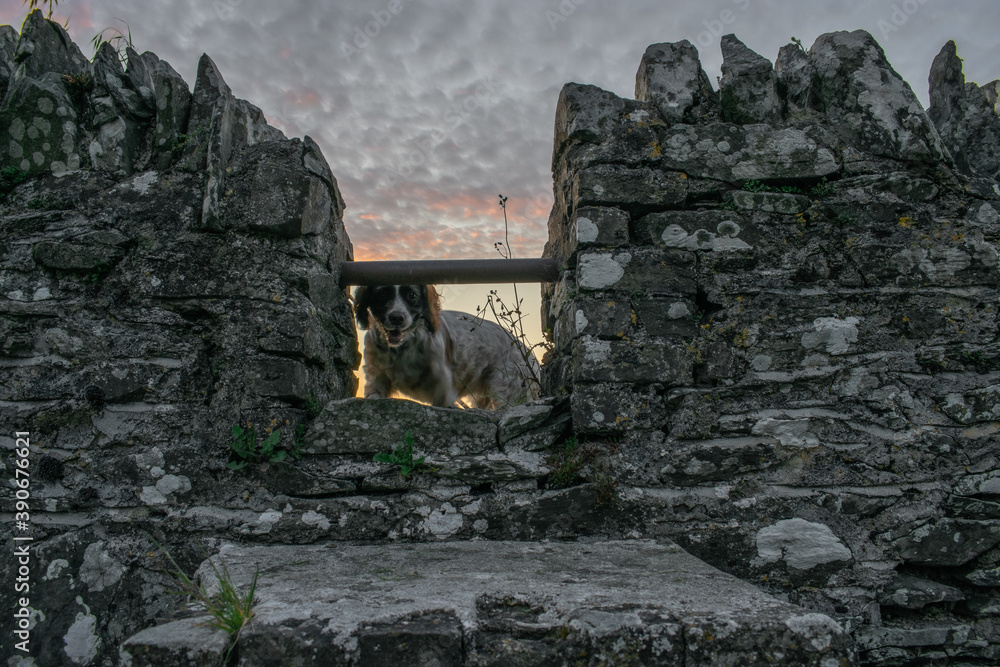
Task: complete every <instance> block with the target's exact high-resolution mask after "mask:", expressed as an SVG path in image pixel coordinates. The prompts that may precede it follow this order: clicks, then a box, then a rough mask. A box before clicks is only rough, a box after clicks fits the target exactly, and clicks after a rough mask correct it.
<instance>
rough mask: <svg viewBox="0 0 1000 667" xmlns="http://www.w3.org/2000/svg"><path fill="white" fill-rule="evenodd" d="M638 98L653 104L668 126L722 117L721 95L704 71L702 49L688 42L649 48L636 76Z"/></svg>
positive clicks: (643, 56) (636, 94) (636, 97)
mask: <svg viewBox="0 0 1000 667" xmlns="http://www.w3.org/2000/svg"><path fill="white" fill-rule="evenodd" d="M635 99H637V100H639V101H640V102H652V103H653V104H654V105H655V106H656V108H657V109H658V110H659V112H660V116H661V117H662V118H663V120H665V121H666V122H667V123H668V124H674V123H694V122H698V121H702V120H706V119H710V118H713V117H717V116H718V107H719V102H718V94H717V93H716V92H715V91H714V90H712V82H711V81H710V80H709V78H708V75H707V74H705V70H703V69H702V68H701V60H699V58H698V49H696V48H695V47H694V46H693V45H692V44H691V43H690V42H689V41H687V40H686V39H685V40H683V41H680V42H674V43H669V42H668V43H663V44H653V45H651V46H649V47H648V48H647V49H646V52H645V53H644V54H643V55H642V61H641V62H640V63H639V70H638V71H637V72H636V75H635Z"/></svg>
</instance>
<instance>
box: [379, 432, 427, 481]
mask: <svg viewBox="0 0 1000 667" xmlns="http://www.w3.org/2000/svg"><path fill="white" fill-rule="evenodd" d="M372 460H373V461H376V462H378V463H390V464H392V465H398V466H399V474H400V475H402V476H403V477H409V476H410V474H411V473H414V472H424V471H430V467H429V466H428V465H427V464H426V463H424V457H423V456H421V457H420V458H417V459H415V458H413V433H412V432H411V431H407V432H406V434H405V435H404V436H403V444H402V445H400V446H398V447H396V448H395V449H393V450H392V451H391V452H388V453H385V452H382V453H379V454H376V455H375V456H374V458H373V459H372Z"/></svg>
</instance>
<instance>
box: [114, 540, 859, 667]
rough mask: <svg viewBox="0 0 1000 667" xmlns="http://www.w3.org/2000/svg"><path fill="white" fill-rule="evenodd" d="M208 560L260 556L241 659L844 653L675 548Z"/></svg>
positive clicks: (836, 637) (529, 659)
mask: <svg viewBox="0 0 1000 667" xmlns="http://www.w3.org/2000/svg"><path fill="white" fill-rule="evenodd" d="M219 557H221V559H222V560H223V561H224V562H225V564H226V566H227V568H228V570H229V572H230V573H232V575H233V577H234V579H235V580H236V583H237V584H238V585H239V586H244V587H245V586H246V584H247V583H248V581H249V579H250V577H251V576H252V574H253V572H254V570H255V568H256V567H257V565H259V566H260V578H259V580H258V584H257V600H258V602H257V605H256V607H255V614H256V615H255V618H254V620H253V622H252V623H251V624H250V625H249V626H247V628H245V629H244V631H243V633H242V635H241V636H240V638H239V641H238V644H237V651H238V656H239V664H240V665H241V666H243V667H252V666H255V665H274V664H325V665H346V664H352V665H357V664H361V665H390V664H391V665H396V666H398V665H403V664H407V665H428V664H434V665H498V666H499V665H504V666H509V665H537V664H583V665H598V664H642V665H676V664H684V665H688V666H690V665H720V664H721V665H735V664H739V665H817V666H822V667H829V666H831V665H852V664H855V662H856V659H855V653H854V647H853V643H852V642H851V639H850V637H849V636H848V635H847V634H846V633H845V632H844V630H843V629H842V628H841V627H840V626H839V625H838V624H837V623H835V622H834V621H833V620H832V619H830V618H829V617H827V616H824V615H822V614H817V613H809V612H807V611H805V610H803V609H800V608H798V607H795V606H793V605H790V604H787V603H783V602H780V601H778V600H776V599H775V598H773V597H771V596H769V595H766V594H765V593H763V592H761V591H760V590H758V589H757V588H755V587H754V586H752V585H750V584H748V583H746V582H743V581H740V580H738V579H736V578H735V577H732V576H730V575H727V574H725V573H723V572H721V571H719V570H717V569H715V568H713V567H711V566H709V565H707V564H706V563H704V562H702V561H700V560H698V559H697V558H695V557H693V556H691V555H690V554H688V553H687V552H685V551H684V550H682V549H680V548H679V547H677V546H676V545H673V544H664V543H653V542H649V541H610V542H593V543H590V542H587V543H584V542H572V543H570V542H559V543H545V542H543V543H538V542H488V541H474V542H444V543H434V544H392V545H363V546H358V545H345V544H343V543H335V544H326V545H306V546H241V545H234V544H233V545H226V546H224V547H223V549H222V551H221V553H220V556H217V557H216V559H218V558H219ZM199 572H200V573H208V575H209V576H208V577H207V578H205V579H203V582H204V583H206V584H207V583H208V582H209V581H210V580H211V581H214V579H213V577H212V575H211V570H210V568H208V567H207V565H206V564H203V565H202V568H201V570H200V571H199ZM145 632H146V636H149V637H159V638H160V639H161V640H163V637H162V635H163V633H162V632H161V633H158V634H157V633H149V632H148V631H145ZM140 636H143V633H140V635H137V636H136V637H133V638H132V639H130V640H129V641H128V642H127V645H128V646H130V647H131V648H132V650H133V651H138V649H139V647H138V646H137V638H138V637H140ZM164 641H165V640H164ZM147 653H150V651H147ZM150 664H154V663H150Z"/></svg>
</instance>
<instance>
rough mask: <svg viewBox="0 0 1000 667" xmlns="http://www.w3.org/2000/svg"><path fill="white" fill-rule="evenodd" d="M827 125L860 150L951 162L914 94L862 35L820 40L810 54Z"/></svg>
mask: <svg viewBox="0 0 1000 667" xmlns="http://www.w3.org/2000/svg"><path fill="white" fill-rule="evenodd" d="M809 56H810V60H811V62H812V65H813V67H814V68H815V77H814V84H813V85H814V86H817V87H818V89H817V90H816V91H815V93H813V94H815V95H818V96H819V97H820V98H822V99H823V100H824V103H823V111H824V112H825V114H826V119H827V121H828V122H829V123H830V124H831V125H833V126H834V127H835V128H836V130H837V132H838V133H839V134H840V135H841V136H843V137H844V138H846V139H847V140H848V141H850V142H851V143H852V144H853V145H854V146H855V147H856V148H859V149H861V150H863V151H866V152H870V153H872V154H873V155H876V156H882V157H890V158H895V159H899V160H914V161H921V162H926V161H945V162H947V161H948V154H947V150H946V149H945V148H944V146H943V145H942V144H941V138H940V136H939V135H938V133H937V130H936V129H935V128H934V125H933V124H932V123H931V121H930V119H929V118H928V117H927V114H926V112H924V110H923V108H921V106H920V102H919V101H918V100H917V97H916V95H914V94H913V91H912V90H911V89H910V87H909V86H908V85H907V84H906V82H905V81H903V80H902V79H901V78H900V76H899V74H897V73H896V71H895V70H894V69H892V66H891V65H889V63H888V61H886V59H885V53H884V52H883V51H882V47H880V46H879V45H878V43H877V42H876V41H875V40H874V38H872V36H871V35H870V34H868V33H867V32H865V31H863V30H856V31H854V32H835V33H828V34H825V35H820V36H819V37H818V38H817V39H816V42H815V43H814V44H813V46H812V48H811V49H810V50H809Z"/></svg>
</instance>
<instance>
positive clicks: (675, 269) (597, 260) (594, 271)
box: [576, 247, 696, 296]
mask: <svg viewBox="0 0 1000 667" xmlns="http://www.w3.org/2000/svg"><path fill="white" fill-rule="evenodd" d="M693 265H694V257H693V255H692V254H691V253H689V252H687V251H680V250H660V249H653V248H641V247H640V248H634V249H632V250H630V251H628V252H617V253H611V252H594V251H587V252H585V253H581V254H580V256H579V259H578V261H577V269H576V278H577V285H578V286H579V287H580V289H581V290H582V291H585V292H587V291H596V290H602V291H603V290H614V291H617V292H627V293H632V292H637V293H642V294H645V295H678V296H683V295H691V296H693V295H694V293H695V291H696V285H695V280H694V275H693V273H694V269H693Z"/></svg>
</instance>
